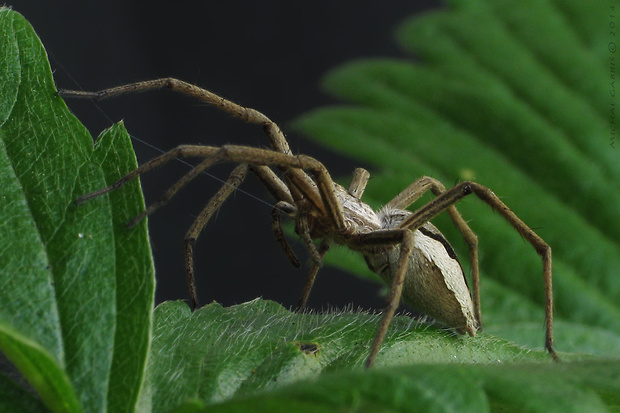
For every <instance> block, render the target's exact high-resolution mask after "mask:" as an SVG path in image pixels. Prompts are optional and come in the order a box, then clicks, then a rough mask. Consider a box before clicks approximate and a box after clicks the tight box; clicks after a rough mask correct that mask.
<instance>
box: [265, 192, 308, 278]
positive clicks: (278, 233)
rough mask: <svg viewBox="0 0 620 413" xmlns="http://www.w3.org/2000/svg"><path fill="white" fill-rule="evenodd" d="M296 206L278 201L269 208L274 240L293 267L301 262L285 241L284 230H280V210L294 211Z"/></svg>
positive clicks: (297, 266)
mask: <svg viewBox="0 0 620 413" xmlns="http://www.w3.org/2000/svg"><path fill="white" fill-rule="evenodd" d="M296 211H297V208H296V207H295V206H294V205H291V204H289V203H288V202H284V201H280V202H278V203H277V204H276V206H275V207H273V209H272V210H271V228H272V230H273V233H274V235H275V237H276V241H278V244H280V247H281V248H282V251H284V254H285V255H286V257H287V258H288V260H289V261H290V262H291V264H293V266H294V267H295V268H300V267H301V263H300V262H299V260H298V259H297V257H296V256H295V253H294V252H293V250H292V249H291V246H290V245H289V244H288V242H287V241H286V238H285V237H284V231H283V230H282V219H281V215H282V212H286V213H293V212H296Z"/></svg>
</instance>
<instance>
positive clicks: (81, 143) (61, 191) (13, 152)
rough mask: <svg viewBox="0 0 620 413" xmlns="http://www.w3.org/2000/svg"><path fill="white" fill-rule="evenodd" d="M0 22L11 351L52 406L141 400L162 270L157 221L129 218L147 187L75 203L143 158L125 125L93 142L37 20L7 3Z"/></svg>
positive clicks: (0, 283)
mask: <svg viewBox="0 0 620 413" xmlns="http://www.w3.org/2000/svg"><path fill="white" fill-rule="evenodd" d="M0 30H2V31H1V33H2V39H3V41H2V42H1V47H2V49H1V50H0V55H2V56H5V57H6V59H3V60H1V61H0V65H1V66H0V71H2V78H3V79H8V80H9V82H8V83H4V81H3V83H2V88H3V94H2V95H1V99H2V101H1V103H0V110H1V111H2V113H0V119H1V120H2V121H3V123H2V125H1V129H0V150H1V152H0V155H1V156H0V176H1V177H2V196H1V197H0V212H1V214H2V217H3V218H2V220H1V221H0V222H1V224H0V225H2V231H1V234H2V235H1V236H0V255H1V256H0V287H1V288H0V322H1V323H2V325H3V326H5V327H4V328H3V331H4V333H3V335H2V339H1V340H0V350H2V351H3V352H4V353H5V355H6V356H7V357H8V358H9V359H10V360H11V361H12V362H13V363H14V364H15V365H16V366H17V367H18V369H19V370H20V372H21V374H22V375H23V376H24V377H25V378H26V379H27V380H28V381H29V382H30V385H31V386H32V387H33V388H34V389H35V390H36V391H37V392H38V393H39V394H40V395H41V397H42V399H43V401H44V402H45V404H46V405H47V406H48V407H49V408H51V409H52V410H55V411H81V410H83V411H89V412H91V411H92V412H95V411H106V409H107V410H123V411H128V410H133V408H134V407H135V404H136V403H137V399H138V393H139V391H140V388H141V386H142V380H143V375H144V366H145V363H146V355H147V350H148V346H149V340H150V317H151V311H152V310H151V308H152V304H153V289H154V280H153V268H152V262H151V256H150V250H149V247H148V239H147V233H146V223H142V224H141V225H140V226H139V227H138V228H136V229H134V230H133V231H131V233H129V231H127V229H126V228H125V227H124V222H126V221H123V220H128V219H129V218H128V217H131V216H133V215H135V214H136V213H138V212H139V211H140V210H141V208H142V207H143V201H142V195H141V192H140V189H139V185H138V184H137V183H134V184H133V185H130V186H128V187H127V188H125V189H123V191H119V192H118V193H117V194H115V195H113V196H112V197H110V198H107V197H105V198H101V199H99V200H96V201H93V202H90V203H87V204H85V205H80V206H76V205H75V204H74V202H73V201H74V200H75V199H76V198H77V197H78V196H79V195H83V194H85V193H88V192H90V191H93V190H95V189H99V188H101V187H103V186H105V185H106V184H107V183H108V182H110V181H111V180H115V179H116V178H117V177H118V176H121V175H123V174H125V173H126V172H127V171H129V170H131V169H134V168H135V166H136V162H135V155H134V154H133V152H132V150H131V145H130V143H129V142H130V141H129V137H128V135H127V133H126V132H125V130H124V128H123V127H122V125H118V126H115V127H113V128H112V129H111V130H109V131H107V132H106V133H104V134H103V135H102V136H101V137H100V139H99V141H98V143H97V147H96V149H95V152H94V153H93V144H92V139H91V137H90V135H89V134H88V132H87V131H86V129H85V128H84V127H83V126H82V125H81V124H80V123H79V122H78V121H77V119H75V117H74V116H73V115H72V114H71V113H70V112H69V111H68V109H67V107H66V105H65V104H64V102H63V101H62V99H60V98H59V97H58V96H56V89H55V86H54V83H53V80H52V75H51V70H50V67H49V63H48V61H47V58H46V56H45V51H44V49H43V46H42V45H41V43H40V41H39V40H38V38H37V37H36V35H35V33H34V31H33V30H32V28H31V27H30V26H29V25H28V23H27V22H26V21H25V20H24V19H23V18H22V17H21V16H20V15H19V14H17V13H14V12H11V11H10V10H9V9H6V8H2V9H0ZM5 93H6V94H5ZM110 162H114V163H113V164H111V163H110ZM100 164H103V167H102V166H101V165H100ZM61 383H65V385H63V386H64V387H63V386H60V384H61ZM59 386H60V387H59ZM132 406H133V407H132Z"/></svg>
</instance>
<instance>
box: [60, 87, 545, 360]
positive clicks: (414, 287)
mask: <svg viewBox="0 0 620 413" xmlns="http://www.w3.org/2000/svg"><path fill="white" fill-rule="evenodd" d="M160 88H169V89H172V90H174V91H177V92H181V93H183V94H186V95H190V96H193V97H195V98H198V99H201V100H203V101H205V102H207V103H209V104H211V105H213V106H216V107H218V108H219V109H221V110H223V111H225V112H227V113H230V114H232V115H234V116H236V117H238V118H239V119H241V120H243V121H244V122H248V123H255V124H259V125H261V126H262V127H263V129H264V130H265V132H266V134H267V136H268V137H269V139H270V141H271V147H272V149H260V148H253V147H247V146H235V145H226V146H222V147H212V146H199V145H181V146H178V147H176V148H174V149H172V150H170V151H168V152H166V153H164V154H162V155H160V156H158V157H156V158H154V159H152V160H150V161H149V162H147V163H145V164H143V165H142V166H140V167H139V168H138V169H136V170H134V171H132V172H130V173H129V174H127V175H126V176H124V177H123V178H121V179H119V180H118V181H117V182H116V183H114V184H112V185H111V186H109V187H107V188H103V189H101V190H99V191H96V192H93V193H91V194H87V195H84V196H82V197H80V198H79V199H78V200H77V202H78V203H79V202H84V201H86V200H88V199H90V198H94V197H97V196H99V195H103V194H105V193H107V192H110V191H112V190H114V189H116V188H118V187H120V186H122V185H123V184H125V183H126V182H127V181H129V180H131V179H133V178H135V177H137V176H139V175H141V174H143V173H145V172H148V171H150V170H151V169H153V168H156V167H158V166H161V165H163V164H165V163H166V162H168V161H170V160H171V159H174V158H180V157H198V158H203V159H204V160H203V161H202V162H201V163H199V164H198V165H197V166H196V167H194V168H193V169H192V170H191V171H190V172H189V173H187V174H186V175H185V176H183V177H182V178H181V179H180V180H179V181H177V182H176V183H175V184H174V185H173V186H172V187H171V188H169V189H168V190H167V191H166V193H165V194H164V195H163V196H162V198H161V199H159V200H158V201H157V202H155V203H154V204H152V205H150V206H149V207H148V208H147V209H146V211H144V212H143V213H141V214H140V215H138V216H137V217H135V218H134V219H133V220H132V221H131V222H130V223H129V225H130V226H131V225H133V224H135V223H137V222H138V221H140V220H141V219H142V218H144V217H145V216H147V215H148V214H150V213H152V212H153V211H155V210H156V209H157V208H159V207H160V206H162V205H163V204H165V203H166V202H167V201H168V200H169V199H170V198H171V197H172V196H174V195H175V194H176V193H177V192H178V191H179V190H180V189H181V188H183V187H184V186H185V185H186V184H187V183H188V182H190V181H191V180H192V179H193V178H195V177H196V176H197V175H198V174H200V173H201V172H203V171H204V170H206V169H207V168H209V167H210V166H211V165H213V164H215V163H217V162H222V161H228V162H234V163H238V164H239V165H238V166H237V167H236V168H235V169H234V170H233V172H232V173H231V174H230V176H229V177H228V179H227V181H226V184H225V185H224V186H222V188H220V190H219V191H218V192H217V193H216V194H215V195H214V196H213V197H212V198H211V199H210V201H209V203H208V204H207V206H206V207H205V208H204V209H203V210H202V212H201V213H200V215H199V216H198V218H196V220H195V221H194V223H193V224H192V226H191V227H190V229H189V230H188V231H187V234H186V236H185V244H184V246H185V264H186V271H187V280H188V284H189V290H190V295H191V300H192V305H193V307H194V308H196V307H197V306H198V299H197V294H196V288H195V285H194V264H193V262H194V260H193V254H194V253H193V250H194V244H195V242H196V239H197V238H198V235H199V234H200V232H201V231H202V229H203V228H204V227H205V225H206V224H207V222H208V221H209V219H210V218H211V216H212V215H213V213H214V212H215V211H217V209H218V208H219V207H220V206H221V205H222V203H223V202H224V201H225V200H226V198H227V197H228V196H229V195H230V193H232V192H233V191H234V190H235V188H236V187H237V186H238V185H239V184H240V183H241V182H242V181H243V179H244V178H245V176H246V174H247V172H248V170H251V171H252V172H253V173H254V174H256V176H257V177H258V178H259V180H260V181H261V182H262V183H263V184H264V185H265V187H266V188H267V189H268V190H269V192H271V194H272V195H273V196H274V197H275V199H276V200H277V201H278V202H277V204H276V206H275V208H274V209H273V212H272V219H273V221H272V222H273V229H274V233H275V235H276V238H277V240H278V242H279V243H280V245H281V246H282V249H283V250H284V252H285V253H286V255H287V257H288V258H289V260H290V261H291V262H292V263H293V265H295V266H297V267H298V266H299V261H298V260H297V258H296V257H295V256H294V254H293V252H292V251H291V249H290V247H289V245H288V244H287V242H286V240H285V238H284V235H283V233H282V228H281V223H280V216H281V214H282V213H285V214H287V215H288V216H289V217H290V218H292V219H293V221H294V222H295V231H296V233H297V234H298V235H299V236H300V238H301V239H302V241H303V243H304V245H305V247H306V249H307V250H308V252H309V254H310V256H311V257H312V259H313V261H314V264H313V268H312V270H311V271H310V274H309V275H308V278H307V280H306V283H305V286H304V290H303V293H302V296H301V298H300V299H299V306H298V309H301V308H303V307H304V306H305V304H306V301H307V299H308V296H309V294H310V291H311V289H312V286H313V284H314V281H315V278H316V274H317V272H318V270H319V268H320V267H321V263H322V259H323V256H324V255H325V253H326V252H327V250H328V249H329V248H330V245H331V244H332V243H334V242H335V243H337V244H342V245H346V246H348V247H349V248H351V249H352V250H355V251H359V252H360V253H361V254H362V255H363V256H364V258H365V260H366V263H367V264H368V267H369V268H370V269H371V270H372V271H374V272H376V273H378V274H379V275H380V276H381V278H383V280H385V282H386V283H388V284H389V285H390V293H389V297H388V303H387V306H386V308H385V311H384V312H383V315H382V318H381V322H380V324H379V328H378V331H377V335H376V337H375V339H374V342H373V344H372V347H371V349H370V353H369V355H368V358H367V359H366V366H367V367H370V366H372V365H373V363H374V361H375V358H376V356H377V353H378V352H379V349H380V347H381V343H382V342H383V339H384V337H385V334H386V332H387V329H388V326H389V324H390V322H391V321H392V318H393V317H394V312H395V311H396V309H397V307H398V306H399V304H400V301H401V299H402V300H403V301H404V302H405V303H406V304H408V305H410V306H411V307H412V308H414V309H416V310H419V311H421V312H423V313H424V314H427V315H429V316H431V317H432V318H434V319H436V320H437V321H439V322H441V323H443V324H445V325H446V326H448V327H451V328H454V329H455V330H456V331H457V332H459V333H461V334H465V333H468V334H469V335H471V336H475V335H476V331H477V330H478V328H480V325H481V323H480V320H481V316H480V295H479V272H478V249H477V245H478V239H477V237H476V235H475V234H474V232H473V231H472V230H471V229H470V228H469V226H468V225H467V223H466V222H465V220H464V219H463V218H462V217H461V215H460V213H459V212H458V211H457V210H456V208H455V207H454V204H455V203H457V202H458V201H459V200H461V199H462V198H463V197H465V196H467V195H469V194H472V193H473V194H476V195H477V196H478V198H480V199H481V200H483V201H484V202H486V203H487V204H489V205H490V206H491V207H492V208H493V209H495V210H496V211H497V212H499V213H500V214H501V215H502V216H503V217H504V218H505V219H506V220H507V221H508V222H509V223H510V224H511V225H512V226H513V227H514V228H515V229H516V230H517V231H518V232H519V234H521V236H523V237H524V238H525V239H526V240H527V241H528V242H529V243H530V244H532V246H533V247H534V249H536V252H538V254H540V255H541V257H542V262H543V279H544V283H545V298H546V299H545V327H546V335H545V347H546V349H547V351H548V352H549V353H550V354H551V356H552V357H553V358H554V359H557V356H556V354H555V351H554V349H553V295H552V284H551V248H550V247H549V246H548V245H547V244H546V243H545V242H544V241H543V240H542V239H541V238H540V237H539V236H538V235H537V234H536V233H535V232H534V231H532V230H531V229H530V228H529V227H528V226H527V225H526V224H525V223H524V222H523V221H521V220H520V219H519V217H517V216H516V215H515V214H514V213H513V212H512V211H511V210H510V209H509V208H508V207H507V206H506V205H505V204H504V203H503V202H502V201H501V200H500V199H499V198H498V197H497V196H496V195H495V194H494V193H493V191H491V190H490V189H488V188H486V187H484V186H482V185H480V184H478V183H475V182H461V183H460V184H458V185H456V186H454V187H453V188H451V189H449V190H446V189H445V188H444V186H443V185H442V184H441V183H440V182H439V181H437V180H435V179H433V178H430V177H426V176H425V177H422V178H420V179H418V180H416V181H415V182H413V183H412V184H411V185H409V187H407V188H406V189H405V190H404V191H403V192H401V193H400V194H399V195H398V196H397V197H396V198H394V199H392V200H391V201H390V202H388V203H387V204H386V205H385V206H384V207H383V208H381V209H380V210H379V211H377V212H375V211H373V210H372V209H371V208H370V207H369V206H368V205H367V204H365V203H364V202H363V201H361V197H362V194H363V192H364V190H365V188H366V184H367V182H368V177H369V173H368V172H367V171H366V170H364V169H357V170H356V171H355V173H354V176H353V180H352V182H351V185H350V186H349V188H348V189H345V188H344V187H342V186H341V185H339V184H337V183H335V182H334V181H333V180H332V179H331V177H330V175H329V172H328V171H327V169H326V168H325V166H323V164H321V163H320V162H319V161H317V160H316V159H314V158H311V157H309V156H305V155H293V154H292V152H291V150H290V148H289V146H288V143H287V141H286V138H285V137H284V134H283V133H282V131H281V130H280V128H279V127H278V126H277V125H276V124H275V123H274V122H272V121H271V120H270V119H269V118H267V117H266V116H265V115H263V114H262V113H260V112H258V111H256V110H254V109H250V108H245V107H242V106H239V105H237V104H235V103H233V102H231V101H229V100H227V99H224V98H222V97H220V96H218V95H216V94H214V93H212V92H209V91H207V90H205V89H202V88H199V87H197V86H194V85H192V84H189V83H186V82H183V81H181V80H178V79H173V78H165V79H156V80H150V81H145V82H137V83H132V84H128V85H124V86H118V87H114V88H110V89H105V90H102V91H99V92H83V91H69V90H63V91H60V92H59V93H60V95H62V96H66V97H81V98H97V99H101V98H106V97H111V96H117V95H121V94H125V93H128V92H132V91H135V92H138V91H147V90H152V89H160ZM271 167H276V168H278V169H279V170H280V171H281V172H282V178H279V177H278V176H277V175H276V174H275V173H274V172H273V171H272V169H271ZM307 172H309V174H308V173H307ZM428 190H430V191H432V192H433V194H434V195H435V196H436V198H435V199H434V200H432V201H431V202H429V203H427V204H426V205H424V206H422V207H421V208H419V209H418V210H417V211H415V212H411V211H408V210H406V208H407V207H408V206H409V205H411V204H412V203H413V202H414V201H415V200H417V199H418V198H420V197H421V196H422V195H423V194H424V193H425V192H427V191H428ZM442 211H447V212H448V214H449V215H450V217H451V219H452V221H453V222H454V225H455V226H456V227H457V228H458V230H459V231H460V232H461V234H462V236H463V238H464V239H465V241H466V243H467V245H468V246H469V254H470V259H471V263H472V281H473V286H472V287H473V300H472V296H471V295H470V292H469V288H468V286H467V283H466V280H465V276H464V274H463V269H462V267H461V264H460V263H459V261H458V258H457V257H456V254H455V253H454V250H453V249H452V247H451V246H450V244H449V243H448V241H447V240H446V239H445V238H444V236H443V235H442V234H441V233H440V232H439V231H438V230H437V228H435V226H433V225H432V224H431V223H430V222H429V221H430V220H431V219H432V218H433V217H435V216H436V215H438V214H439V213H440V212H442ZM314 239H319V240H321V242H320V246H319V248H318V249H317V247H316V246H315V244H314V242H313V240H314Z"/></svg>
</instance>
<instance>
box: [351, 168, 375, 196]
mask: <svg viewBox="0 0 620 413" xmlns="http://www.w3.org/2000/svg"><path fill="white" fill-rule="evenodd" d="M369 178H370V173H369V172H368V171H367V170H366V169H364V168H355V170H354V171H353V179H351V184H350V185H349V189H348V190H347V191H348V192H349V195H351V196H352V197H354V198H357V199H361V198H362V194H364V190H365V189H366V184H367V183H368V179H369Z"/></svg>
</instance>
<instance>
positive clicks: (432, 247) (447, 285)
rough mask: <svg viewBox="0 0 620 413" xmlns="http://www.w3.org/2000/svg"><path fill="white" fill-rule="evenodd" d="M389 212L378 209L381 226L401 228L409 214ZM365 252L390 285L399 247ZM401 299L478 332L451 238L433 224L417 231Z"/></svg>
mask: <svg viewBox="0 0 620 413" xmlns="http://www.w3.org/2000/svg"><path fill="white" fill-rule="evenodd" d="M386 212H388V211H383V210H382V211H380V212H379V217H380V218H381V220H382V224H383V227H382V229H394V228H398V225H399V223H400V222H401V221H402V220H403V219H404V218H406V217H407V216H408V215H409V214H410V212H409V211H400V210H390V211H389V213H386ZM364 255H365V258H366V262H367V263H368V266H369V268H370V269H371V270H372V271H374V272H376V273H377V274H379V275H380V276H381V278H382V279H383V280H384V281H385V282H386V283H387V284H388V285H391V282H392V279H393V277H394V274H395V273H396V269H397V268H398V260H399V256H400V246H399V245H395V246H394V247H392V248H389V249H384V250H383V251H377V252H375V253H365V254H364ZM402 301H403V302H404V303H405V304H407V305H409V306H410V307H412V308H413V309H415V310H417V311H420V312H422V313H424V314H426V315H428V316H430V317H432V318H434V319H435V320H437V321H438V322H440V323H442V324H445V325H446V326H449V327H452V328H454V329H455V330H456V331H457V332H459V333H461V334H465V333H468V334H470V335H472V336H474V335H475V334H476V330H477V329H478V325H479V323H478V321H477V320H476V317H475V315H474V314H475V312H474V305H473V301H472V298H471V295H470V292H469V287H468V286H467V282H466V279H465V275H464V273H463V269H462V267H461V264H460V262H459V260H458V258H457V256H456V254H455V253H454V250H453V249H452V247H451V246H450V244H449V243H448V241H447V240H446V239H445V238H444V237H443V235H442V234H441V233H440V232H439V230H438V229H437V228H436V227H435V226H434V225H432V224H431V223H426V224H424V225H423V226H422V227H420V228H419V229H417V230H415V231H414V247H413V251H412V253H411V256H410V259H409V265H408V268H407V273H406V276H405V280H404V284H403V293H402Z"/></svg>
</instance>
